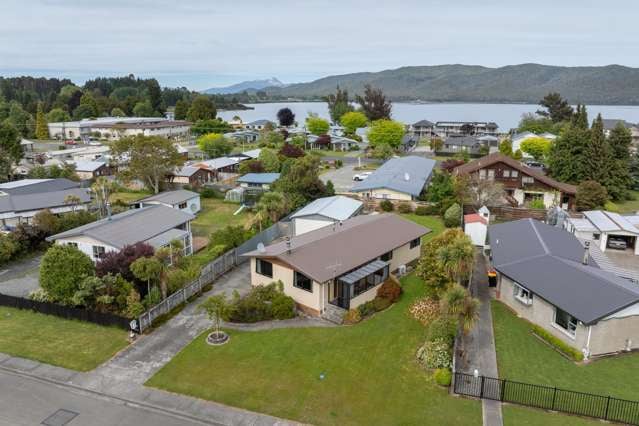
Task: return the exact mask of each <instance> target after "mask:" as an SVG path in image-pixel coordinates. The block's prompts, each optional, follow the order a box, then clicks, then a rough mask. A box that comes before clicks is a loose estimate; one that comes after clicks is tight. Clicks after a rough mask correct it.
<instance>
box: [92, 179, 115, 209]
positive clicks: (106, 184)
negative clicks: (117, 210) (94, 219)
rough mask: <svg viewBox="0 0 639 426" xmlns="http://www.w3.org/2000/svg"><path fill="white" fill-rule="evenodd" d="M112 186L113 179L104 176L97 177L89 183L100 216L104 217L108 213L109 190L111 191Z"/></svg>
mask: <svg viewBox="0 0 639 426" xmlns="http://www.w3.org/2000/svg"><path fill="white" fill-rule="evenodd" d="M114 186H115V185H114V183H113V181H111V180H109V179H107V178H106V177H104V176H100V177H98V178H97V179H96V180H95V182H94V183H93V185H91V192H92V193H93V194H94V199H95V202H96V204H97V207H98V212H99V214H100V217H106V216H107V214H108V213H109V212H108V209H109V197H110V196H111V192H113V188H114Z"/></svg>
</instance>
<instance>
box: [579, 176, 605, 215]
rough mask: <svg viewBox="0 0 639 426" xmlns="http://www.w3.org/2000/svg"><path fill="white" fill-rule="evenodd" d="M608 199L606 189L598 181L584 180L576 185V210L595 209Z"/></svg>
mask: <svg viewBox="0 0 639 426" xmlns="http://www.w3.org/2000/svg"><path fill="white" fill-rule="evenodd" d="M606 201H608V191H607V190H606V188H605V187H604V186H603V185H601V184H600V183H599V182H595V181H592V180H586V181H583V182H581V183H580V184H579V186H578V187H577V194H576V196H575V203H576V204H577V210H580V211H583V210H596V209H599V208H601V207H603V206H604V204H605V203H606Z"/></svg>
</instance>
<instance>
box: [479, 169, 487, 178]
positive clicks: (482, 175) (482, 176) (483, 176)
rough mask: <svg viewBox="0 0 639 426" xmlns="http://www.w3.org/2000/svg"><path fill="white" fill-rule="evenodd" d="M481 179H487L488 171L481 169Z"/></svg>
mask: <svg viewBox="0 0 639 426" xmlns="http://www.w3.org/2000/svg"><path fill="white" fill-rule="evenodd" d="M479 179H486V170H484V169H481V170H480V171H479Z"/></svg>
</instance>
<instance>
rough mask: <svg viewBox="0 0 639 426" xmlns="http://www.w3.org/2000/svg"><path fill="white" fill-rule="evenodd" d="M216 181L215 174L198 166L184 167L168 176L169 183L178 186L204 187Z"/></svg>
mask: <svg viewBox="0 0 639 426" xmlns="http://www.w3.org/2000/svg"><path fill="white" fill-rule="evenodd" d="M214 180H215V172H213V171H212V170H210V169H208V168H205V167H198V166H183V167H180V168H179V169H176V170H175V171H174V172H173V173H172V174H170V175H169V176H168V181H169V182H170V183H173V184H177V185H190V186H202V185H204V184H205V183H209V182H213V181H214Z"/></svg>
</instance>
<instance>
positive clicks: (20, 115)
mask: <svg viewBox="0 0 639 426" xmlns="http://www.w3.org/2000/svg"><path fill="white" fill-rule="evenodd" d="M5 123H6V124H11V125H13V127H15V128H16V130H17V131H18V132H19V133H20V136H22V137H24V138H30V137H32V136H34V135H35V120H34V119H33V117H32V116H31V114H29V113H28V112H27V111H25V110H24V109H23V108H22V105H20V103H18V102H16V101H11V102H9V114H8V116H7V118H6V119H5Z"/></svg>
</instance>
